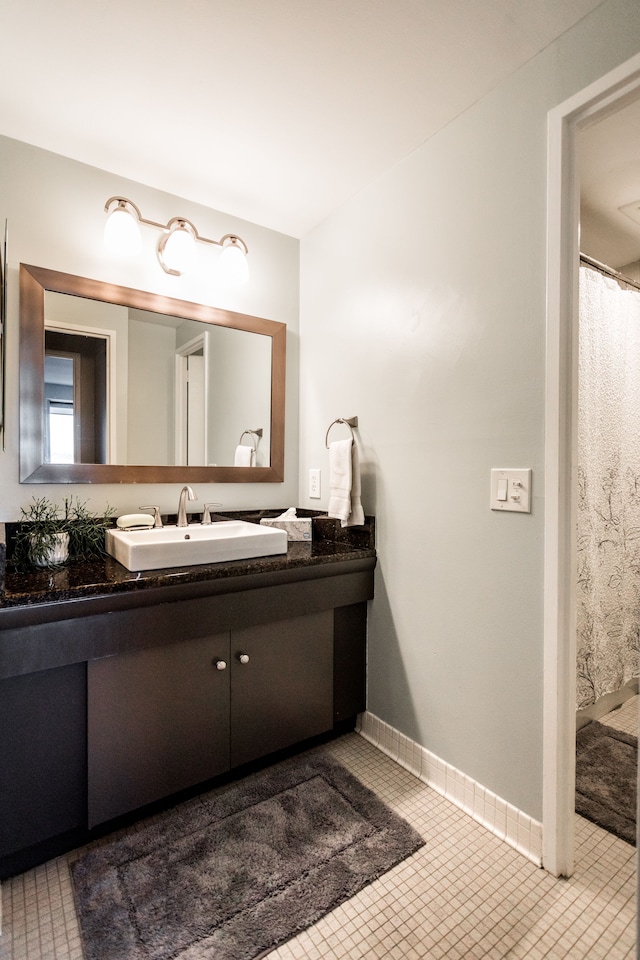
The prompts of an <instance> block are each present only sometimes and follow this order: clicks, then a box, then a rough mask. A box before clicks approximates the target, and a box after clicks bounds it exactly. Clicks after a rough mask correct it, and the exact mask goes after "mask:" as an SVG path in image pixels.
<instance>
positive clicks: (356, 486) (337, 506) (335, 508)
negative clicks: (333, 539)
mask: <svg viewBox="0 0 640 960" xmlns="http://www.w3.org/2000/svg"><path fill="white" fill-rule="evenodd" d="M327 513H328V515H329V516H330V517H333V518H335V519H336V520H340V521H341V524H342V526H343V527H353V526H361V525H362V524H363V523H364V511H363V509H362V504H361V503H360V463H359V460H358V448H357V447H356V445H355V443H354V442H353V440H336V441H335V442H334V443H330V444H329V509H328V511H327Z"/></svg>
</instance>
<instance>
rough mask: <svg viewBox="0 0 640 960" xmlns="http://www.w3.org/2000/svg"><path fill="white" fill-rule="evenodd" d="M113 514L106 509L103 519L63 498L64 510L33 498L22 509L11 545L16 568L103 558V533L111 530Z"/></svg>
mask: <svg viewBox="0 0 640 960" xmlns="http://www.w3.org/2000/svg"><path fill="white" fill-rule="evenodd" d="M113 513H114V511H113V510H112V508H110V507H107V508H106V510H105V512H104V513H103V514H102V516H98V515H96V514H93V513H90V512H89V511H88V510H87V508H86V504H85V503H83V502H81V501H80V500H78V499H76V498H74V497H65V501H64V509H62V508H60V507H59V506H58V505H57V504H55V503H52V502H51V501H50V500H48V499H47V498H46V497H34V498H33V502H32V503H30V504H29V506H28V507H22V508H21V514H22V518H21V522H20V526H19V527H18V530H17V531H16V533H15V536H14V541H13V559H14V563H15V565H16V566H17V567H19V568H21V569H23V568H25V567H29V566H35V567H56V566H59V565H60V564H63V563H66V561H67V560H68V559H77V560H95V559H97V558H99V557H103V556H104V554H105V549H104V533H105V530H106V529H107V528H108V527H109V526H111V518H112V516H113Z"/></svg>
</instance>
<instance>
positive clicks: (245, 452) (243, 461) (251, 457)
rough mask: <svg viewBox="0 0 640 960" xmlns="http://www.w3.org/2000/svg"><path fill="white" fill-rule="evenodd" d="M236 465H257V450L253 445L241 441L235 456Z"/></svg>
mask: <svg viewBox="0 0 640 960" xmlns="http://www.w3.org/2000/svg"><path fill="white" fill-rule="evenodd" d="M233 465H234V467H255V465H256V452H255V450H254V449H253V447H250V446H248V445H246V444H243V443H240V444H238V446H237V447H236V453H235V456H234V458H233Z"/></svg>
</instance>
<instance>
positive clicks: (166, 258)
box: [104, 197, 249, 283]
mask: <svg viewBox="0 0 640 960" xmlns="http://www.w3.org/2000/svg"><path fill="white" fill-rule="evenodd" d="M104 209H105V212H106V213H108V214H109V216H108V217H107V222H106V224H105V228H104V242H105V246H106V247H107V249H108V250H109V251H110V252H111V253H117V254H121V255H124V256H134V255H135V254H137V253H139V251H140V248H141V245H142V243H141V237H140V224H141V223H143V224H145V225H146V226H148V227H155V228H156V230H160V231H162V236H161V237H160V239H159V241H158V260H159V262H160V266H161V267H162V269H163V270H164V271H165V273H170V274H172V275H173V276H175V277H179V276H182V274H183V273H186V272H187V270H188V269H189V268H190V266H191V263H192V262H193V259H194V255H195V249H196V241H199V242H200V243H209V244H211V245H212V246H214V247H221V248H222V251H221V254H220V261H219V264H218V271H219V273H220V274H221V276H223V277H225V279H227V280H230V281H231V282H233V283H246V282H247V280H248V279H249V266H248V264H247V254H248V253H249V248H248V247H247V245H246V243H245V242H244V240H243V239H242V238H241V237H238V236H236V234H234V233H226V234H225V235H224V236H223V237H221V238H220V240H210V239H209V238H208V237H201V236H200V234H199V233H198V231H197V230H196V228H195V226H194V225H193V224H192V223H191V221H190V220H187V219H186V218H185V217H172V218H171V220H169V222H168V223H167V224H166V225H165V224H162V223H156V222H155V220H147V219H146V218H145V217H143V216H142V214H141V213H140V210H139V208H138V207H137V206H136V205H135V203H133V202H132V201H131V200H127V198H126V197H110V198H109V200H107V202H106V203H105V205H104Z"/></svg>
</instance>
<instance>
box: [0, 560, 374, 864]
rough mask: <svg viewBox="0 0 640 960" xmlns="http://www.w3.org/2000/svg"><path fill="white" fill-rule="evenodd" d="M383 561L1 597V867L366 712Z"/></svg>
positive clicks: (42, 854) (50, 852) (76, 841)
mask: <svg viewBox="0 0 640 960" xmlns="http://www.w3.org/2000/svg"><path fill="white" fill-rule="evenodd" d="M374 564H375V561H373V562H372V561H367V563H366V564H364V563H363V564H360V565H358V564H357V563H356V564H343V565H341V568H338V569H336V567H333V568H332V569H331V573H330V574H329V573H327V571H326V570H325V571H324V572H321V574H320V575H318V574H315V575H311V574H309V573H306V574H305V573H303V574H300V573H297V574H296V576H295V577H294V576H292V575H291V574H290V573H287V574H286V575H284V574H283V575H281V576H280V579H279V580H278V578H277V577H275V576H273V577H270V578H269V579H267V582H266V584H265V582H264V578H261V577H256V578H254V579H253V580H248V581H246V585H247V589H238V584H237V583H230V584H223V585H222V586H221V585H220V583H219V582H218V585H217V586H216V584H215V583H214V584H203V583H197V584H194V585H187V587H186V588H183V587H180V588H176V587H173V586H172V587H169V588H161V589H160V590H156V591H140V592H139V593H138V594H137V595H136V594H133V595H132V594H125V595H123V596H114V597H107V596H104V597H98V598H95V599H93V598H92V599H91V600H89V601H87V602H85V601H84V600H81V601H80V602H78V601H70V602H64V601H62V602H60V603H56V604H44V605H42V607H36V606H34V607H32V608H24V609H21V610H17V611H16V610H14V611H11V610H9V609H0V879H2V878H6V877H8V876H11V875H12V874H14V873H18V872H20V871H22V870H25V869H28V868H29V867H31V866H34V865H35V864H37V863H40V862H43V861H44V860H46V859H49V858H50V857H51V856H55V855H57V854H59V853H61V852H63V851H64V850H68V849H72V848H73V847H75V846H79V845H80V844H82V843H84V842H86V840H88V839H90V838H91V836H92V833H91V831H92V829H93V828H94V827H97V826H99V825H101V824H105V823H107V822H109V821H110V820H112V819H114V818H116V817H119V816H121V815H123V814H127V813H130V812H132V811H136V810H138V809H139V808H142V807H144V806H145V805H147V804H149V803H152V802H155V801H158V800H163V799H164V798H168V797H171V796H172V795H173V794H176V793H179V792H180V791H182V790H184V789H186V788H192V787H195V786H197V785H198V784H200V783H205V782H206V781H208V780H210V779H211V778H213V777H216V776H217V775H219V774H221V773H225V772H227V771H230V770H234V769H236V768H239V767H242V765H243V764H246V763H248V762H250V761H252V760H256V759H259V758H262V757H266V756H268V755H270V754H272V753H275V752H276V751H278V750H281V749H283V748H286V747H290V746H293V745H295V744H298V743H302V742H304V741H306V740H308V739H309V738H311V737H314V736H316V735H318V734H324V733H328V732H330V731H331V730H332V729H333V728H334V726H335V725H337V724H340V723H341V722H343V721H349V720H353V719H355V716H356V715H357V714H358V713H359V712H361V711H362V710H364V708H365V661H366V653H365V651H366V609H367V604H366V601H367V600H368V599H370V598H371V596H372V595H373V567H374Z"/></svg>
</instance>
